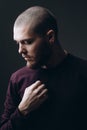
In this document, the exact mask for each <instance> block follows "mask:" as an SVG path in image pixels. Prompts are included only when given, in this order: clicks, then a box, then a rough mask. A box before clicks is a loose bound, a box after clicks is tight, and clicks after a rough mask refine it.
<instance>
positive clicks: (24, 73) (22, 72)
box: [10, 66, 33, 82]
mask: <svg viewBox="0 0 87 130" xmlns="http://www.w3.org/2000/svg"><path fill="white" fill-rule="evenodd" d="M32 73H33V70H32V69H29V68H28V67H27V66H24V67H22V68H20V69H19V70H17V71H16V72H14V73H12V75H11V78H10V80H12V81H13V82H15V81H16V82H17V81H19V80H20V79H23V78H26V77H28V76H29V75H32Z"/></svg>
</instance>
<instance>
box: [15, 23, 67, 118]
mask: <svg viewBox="0 0 87 130" xmlns="http://www.w3.org/2000/svg"><path fill="white" fill-rule="evenodd" d="M30 27H31V26H30ZM30 27H29V26H26V25H23V26H19V27H14V40H15V41H16V42H17V44H18V46H19V49H18V52H19V54H21V55H22V57H23V58H24V59H25V60H26V61H27V66H28V67H29V68H31V69H36V68H40V67H43V66H45V67H46V69H47V68H50V67H55V66H56V65H58V64H59V63H60V62H61V61H62V60H63V59H64V57H65V52H64V51H63V50H62V48H61V47H60V46H59V45H57V44H55V33H54V31H53V30H48V32H47V33H46V35H45V36H43V37H40V36H39V35H38V34H35V33H33V32H32V33H31V30H30ZM56 59H58V60H56ZM47 91H48V90H47V89H46V86H45V84H42V83H41V81H36V82H35V83H33V84H32V85H31V86H28V87H27V88H26V89H25V92H24V95H23V98H22V100H21V102H20V104H19V106H18V109H19V111H20V112H21V113H22V114H23V115H24V116H25V115H27V114H29V113H30V112H31V111H34V110H35V109H37V108H38V107H40V105H41V104H42V103H43V102H44V101H45V100H46V99H47V98H48V94H47Z"/></svg>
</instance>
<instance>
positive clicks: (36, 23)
mask: <svg viewBox="0 0 87 130" xmlns="http://www.w3.org/2000/svg"><path fill="white" fill-rule="evenodd" d="M21 26H27V27H29V31H31V33H33V32H34V33H37V34H39V35H45V34H46V32H47V31H48V30H50V29H52V30H53V31H54V32H55V36H56V37H57V33H58V28H57V22H56V18H55V16H54V15H53V14H52V13H51V12H50V11H49V10H48V9H46V8H43V7H40V6H33V7H30V8H29V9H27V10H25V11H24V12H23V13H21V14H20V15H19V16H18V17H17V19H16V21H15V23H14V28H16V27H21Z"/></svg>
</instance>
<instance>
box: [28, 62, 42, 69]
mask: <svg viewBox="0 0 87 130" xmlns="http://www.w3.org/2000/svg"><path fill="white" fill-rule="evenodd" d="M27 67H29V68H30V69H38V68H40V65H38V64H36V63H30V62H27Z"/></svg>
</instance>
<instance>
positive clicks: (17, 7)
mask: <svg viewBox="0 0 87 130" xmlns="http://www.w3.org/2000/svg"><path fill="white" fill-rule="evenodd" d="M33 5H40V6H44V7H47V8H48V9H50V10H51V11H52V12H53V13H54V14H55V15H56V17H57V20H58V25H59V39H60V42H61V45H62V46H63V48H65V49H66V50H68V51H69V52H71V53H72V54H74V55H76V56H79V57H82V58H85V59H86V58H87V51H86V50H87V4H86V0H81V1H80V0H73V1H72V0H7V1H6V0H0V56H1V57H0V115H1V113H2V111H3V103H4V100H5V94H6V90H7V86H8V81H9V78H10V76H11V74H12V73H13V72H14V71H16V70H17V69H19V68H20V67H22V66H24V65H25V62H24V61H23V59H22V58H21V57H20V56H19V54H18V53H17V48H16V45H15V43H14V41H13V39H12V28H13V23H14V21H15V18H16V17H17V16H18V14H20V13H21V12H22V11H24V10H25V9H26V8H28V7H30V6H33Z"/></svg>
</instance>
